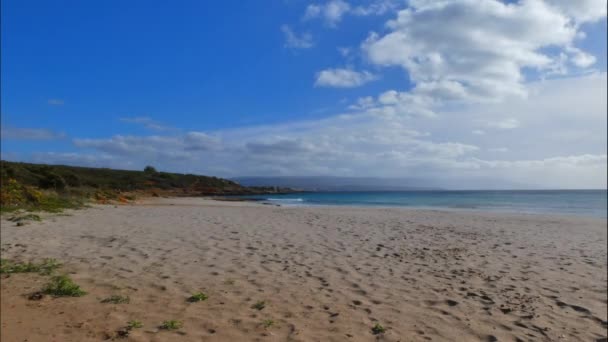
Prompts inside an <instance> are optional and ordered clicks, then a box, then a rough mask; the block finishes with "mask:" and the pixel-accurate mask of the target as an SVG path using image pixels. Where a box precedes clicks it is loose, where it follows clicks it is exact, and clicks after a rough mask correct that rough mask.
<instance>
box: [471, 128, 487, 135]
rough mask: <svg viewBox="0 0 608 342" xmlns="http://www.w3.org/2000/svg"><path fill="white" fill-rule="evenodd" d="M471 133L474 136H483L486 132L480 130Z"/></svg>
mask: <svg viewBox="0 0 608 342" xmlns="http://www.w3.org/2000/svg"><path fill="white" fill-rule="evenodd" d="M471 133H473V134H476V135H484V134H486V132H485V131H484V130H481V129H474V130H473V131H472V132H471Z"/></svg>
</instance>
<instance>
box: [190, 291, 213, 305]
mask: <svg viewBox="0 0 608 342" xmlns="http://www.w3.org/2000/svg"><path fill="white" fill-rule="evenodd" d="M207 298H209V296H207V295H206V294H204V293H202V292H197V293H195V294H193V295H192V296H190V298H188V301H189V302H190V303H196V302H202V301H204V300H207Z"/></svg>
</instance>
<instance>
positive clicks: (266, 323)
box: [262, 319, 274, 329]
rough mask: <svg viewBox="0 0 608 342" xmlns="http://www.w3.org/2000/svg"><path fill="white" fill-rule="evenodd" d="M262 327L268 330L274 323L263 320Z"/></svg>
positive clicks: (269, 320)
mask: <svg viewBox="0 0 608 342" xmlns="http://www.w3.org/2000/svg"><path fill="white" fill-rule="evenodd" d="M262 325H263V326H264V328H266V329H268V328H270V327H271V326H273V325H274V321H273V320H271V319H265V320H263V321H262Z"/></svg>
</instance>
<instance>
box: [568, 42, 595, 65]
mask: <svg viewBox="0 0 608 342" xmlns="http://www.w3.org/2000/svg"><path fill="white" fill-rule="evenodd" d="M566 51H568V52H569V53H570V54H571V60H572V63H573V64H574V65H576V66H577V67H580V68H587V67H590V66H592V65H593V64H595V60H596V59H595V56H593V55H590V54H588V53H586V52H584V51H582V50H580V49H577V48H574V47H570V48H568V49H567V50H566Z"/></svg>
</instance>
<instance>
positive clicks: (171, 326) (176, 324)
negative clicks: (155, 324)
mask: <svg viewBox="0 0 608 342" xmlns="http://www.w3.org/2000/svg"><path fill="white" fill-rule="evenodd" d="M182 326H183V324H182V322H180V321H176V320H170V321H164V322H163V324H161V325H160V328H161V329H165V330H176V329H180V328H181V327H182Z"/></svg>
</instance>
